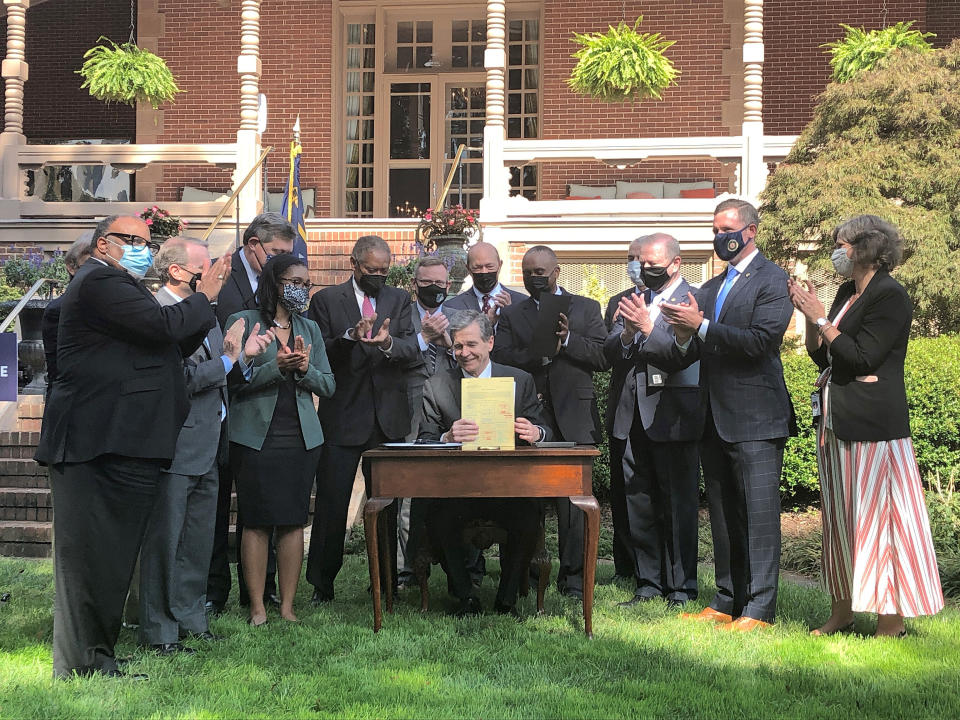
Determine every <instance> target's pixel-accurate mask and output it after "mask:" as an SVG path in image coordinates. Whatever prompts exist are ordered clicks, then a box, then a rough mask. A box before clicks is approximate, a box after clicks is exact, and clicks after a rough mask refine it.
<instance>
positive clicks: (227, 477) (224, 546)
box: [207, 463, 277, 607]
mask: <svg viewBox="0 0 960 720" xmlns="http://www.w3.org/2000/svg"><path fill="white" fill-rule="evenodd" d="M219 473H220V488H219V491H218V493H217V521H216V525H215V526H214V531H213V553H212V555H211V556H210V572H209V573H208V575H207V600H208V601H210V602H213V603H215V604H217V605H220V606H221V607H222V606H224V605H226V604H227V600H228V599H229V597H230V588H231V587H232V586H233V575H232V574H231V572H230V502H231V499H232V496H233V472H232V470H231V467H230V465H229V463H227V464H224V465H221V466H220V467H219ZM242 537H243V524H242V523H241V522H240V518H239V517H238V518H237V525H236V550H237V591H238V596H239V598H240V603H241V604H245V602H246V598H247V584H246V583H245V582H244V580H243V572H241V570H240V568H241V567H242V565H241V562H240V540H241V538H242ZM276 576H277V553H276V551H275V549H274V547H273V537H271V538H270V541H269V543H268V545H267V582H266V585H264V587H263V595H264V598H267V597H269V596H270V595H275V594H276V593H277V581H276Z"/></svg>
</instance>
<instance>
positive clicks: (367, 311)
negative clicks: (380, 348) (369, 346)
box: [363, 295, 376, 338]
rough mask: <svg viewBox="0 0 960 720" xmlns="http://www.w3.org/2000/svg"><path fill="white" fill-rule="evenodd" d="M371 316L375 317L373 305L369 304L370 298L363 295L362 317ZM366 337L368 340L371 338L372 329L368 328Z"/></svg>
mask: <svg viewBox="0 0 960 720" xmlns="http://www.w3.org/2000/svg"><path fill="white" fill-rule="evenodd" d="M373 315H376V311H374V309H373V303H372V302H370V298H369V297H368V296H367V295H364V296H363V316H364V317H365V318H367V317H372V316H373ZM367 337H368V338H371V337H373V328H370V329H369V330H367Z"/></svg>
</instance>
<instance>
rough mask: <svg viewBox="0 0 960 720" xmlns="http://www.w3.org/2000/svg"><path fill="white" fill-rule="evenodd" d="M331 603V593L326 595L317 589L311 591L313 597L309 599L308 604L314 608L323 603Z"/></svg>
mask: <svg viewBox="0 0 960 720" xmlns="http://www.w3.org/2000/svg"><path fill="white" fill-rule="evenodd" d="M332 601H333V593H332V592H329V593H328V592H324V591H322V590H319V589H315V590H314V591H313V597H312V598H310V602H311V603H313V606H314V607H316V606H317V605H322V604H323V603H328V602H332Z"/></svg>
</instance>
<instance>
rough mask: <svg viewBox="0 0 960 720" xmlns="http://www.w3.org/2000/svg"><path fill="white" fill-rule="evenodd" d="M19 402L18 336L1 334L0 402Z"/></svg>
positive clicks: (10, 333) (9, 333)
mask: <svg viewBox="0 0 960 720" xmlns="http://www.w3.org/2000/svg"><path fill="white" fill-rule="evenodd" d="M16 401H17V334H16V333H12V332H4V333H0V402H16Z"/></svg>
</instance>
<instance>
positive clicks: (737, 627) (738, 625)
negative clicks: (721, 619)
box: [720, 615, 773, 632]
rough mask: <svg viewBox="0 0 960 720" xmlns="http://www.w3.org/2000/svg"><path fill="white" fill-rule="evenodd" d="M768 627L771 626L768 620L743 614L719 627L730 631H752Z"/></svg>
mask: <svg viewBox="0 0 960 720" xmlns="http://www.w3.org/2000/svg"><path fill="white" fill-rule="evenodd" d="M770 627H773V625H771V624H770V623H768V622H764V621H763V620H757V619H756V618H752V617H747V616H746V615H744V616H743V617H739V618H737V619H736V620H734V621H733V622H732V623H729V624H727V625H724V626H723V627H722V628H720V629H721V630H729V631H730V632H753V631H754V630H765V629H766V628H770Z"/></svg>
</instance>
